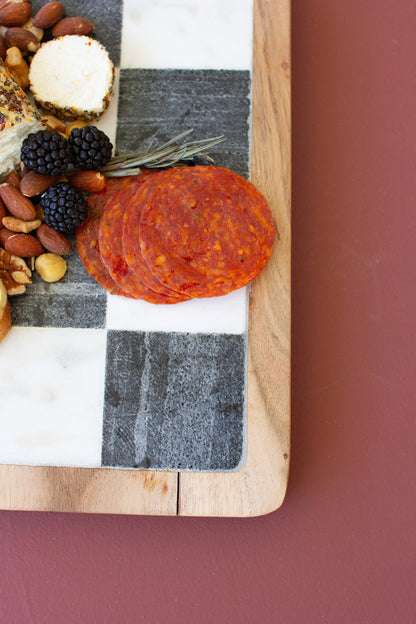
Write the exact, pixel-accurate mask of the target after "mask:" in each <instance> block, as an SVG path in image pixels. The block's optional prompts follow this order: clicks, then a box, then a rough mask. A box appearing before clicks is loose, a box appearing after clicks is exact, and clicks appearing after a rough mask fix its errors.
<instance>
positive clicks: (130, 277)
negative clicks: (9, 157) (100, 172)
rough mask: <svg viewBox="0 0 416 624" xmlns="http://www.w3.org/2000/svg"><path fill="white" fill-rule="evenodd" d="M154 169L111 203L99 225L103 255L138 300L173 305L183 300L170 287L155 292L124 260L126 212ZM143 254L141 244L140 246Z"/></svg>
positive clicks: (112, 272)
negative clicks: (169, 289) (138, 188)
mask: <svg viewBox="0 0 416 624" xmlns="http://www.w3.org/2000/svg"><path fill="white" fill-rule="evenodd" d="M149 175H150V172H145V173H143V175H140V176H139V177H138V178H136V179H135V180H134V181H132V183H131V184H129V185H127V186H125V187H124V188H122V189H121V190H119V191H118V192H117V193H116V194H115V195H113V196H112V198H111V200H110V201H109V202H108V203H107V205H106V208H105V210H104V213H103V215H102V217H101V220H100V225H99V228H98V242H99V249H100V254H101V258H102V260H103V262H104V264H105V266H106V268H107V269H108V272H109V273H110V275H111V277H112V278H113V280H114V281H115V282H116V284H118V286H119V287H120V288H122V289H123V290H124V291H126V292H127V293H128V294H129V295H130V296H131V297H133V298H135V299H144V300H145V301H148V302H150V303H159V304H173V303H178V302H179V301H181V298H180V296H179V295H175V293H172V296H170V291H168V290H167V289H166V294H162V293H160V292H155V291H153V290H151V289H150V288H148V287H147V286H146V284H145V283H144V282H143V281H142V280H141V279H140V278H139V277H138V276H137V275H136V274H135V273H134V272H133V271H132V270H131V269H130V267H129V265H128V264H127V262H126V261H125V259H124V252H123V246H122V226H123V217H124V211H125V210H126V209H127V207H128V206H129V202H130V200H131V197H132V195H133V194H135V192H136V191H137V187H138V186H141V185H142V184H143V182H144V180H145V179H147V177H148V176H149ZM139 253H141V252H140V247H139Z"/></svg>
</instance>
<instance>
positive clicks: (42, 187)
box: [19, 171, 55, 197]
mask: <svg viewBox="0 0 416 624" xmlns="http://www.w3.org/2000/svg"><path fill="white" fill-rule="evenodd" d="M54 181H55V177H54V176H51V175H48V174H46V173H36V171H28V172H27V173H25V175H24V176H23V178H22V180H21V182H20V185H19V188H20V192H21V193H22V194H23V195H25V196H26V197H35V196H36V195H40V194H41V193H43V192H44V191H46V189H47V188H49V187H50V186H51V184H53V183H54Z"/></svg>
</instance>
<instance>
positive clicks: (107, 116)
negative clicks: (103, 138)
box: [94, 67, 120, 145]
mask: <svg viewBox="0 0 416 624" xmlns="http://www.w3.org/2000/svg"><path fill="white" fill-rule="evenodd" d="M119 84H120V69H119V68H118V67H116V68H115V70H114V83H113V95H112V96H111V99H110V104H109V107H108V108H107V110H106V112H105V113H104V115H103V116H102V117H100V119H98V121H96V122H95V124H94V125H96V126H97V128H100V130H102V131H103V132H105V133H106V135H107V136H108V138H109V139H110V141H111V143H112V144H113V145H115V144H116V132H117V110H118V106H117V105H118V88H119Z"/></svg>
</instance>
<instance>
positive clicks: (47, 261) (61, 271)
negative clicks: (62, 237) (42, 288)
mask: <svg viewBox="0 0 416 624" xmlns="http://www.w3.org/2000/svg"><path fill="white" fill-rule="evenodd" d="M35 269H36V271H37V272H38V273H39V275H40V277H41V278H42V279H43V281H44V282H57V281H58V280H60V279H61V278H62V277H63V276H64V275H65V273H66V261H65V260H64V259H63V258H62V256H58V255H57V254H54V253H43V254H41V255H40V256H38V257H37V258H36V260H35Z"/></svg>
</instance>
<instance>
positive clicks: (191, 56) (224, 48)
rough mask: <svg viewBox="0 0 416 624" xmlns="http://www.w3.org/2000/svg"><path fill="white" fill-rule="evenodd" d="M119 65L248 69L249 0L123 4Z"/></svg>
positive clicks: (127, 0) (130, 0)
mask: <svg viewBox="0 0 416 624" xmlns="http://www.w3.org/2000/svg"><path fill="white" fill-rule="evenodd" d="M123 4H124V9H123V30H122V49H121V67H141V68H153V69H161V68H163V69H171V68H174V69H250V68H251V64H252V25H253V17H252V14H253V1H252V0H204V1H202V0H200V1H197V0H180V1H178V0H124V3H123Z"/></svg>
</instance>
